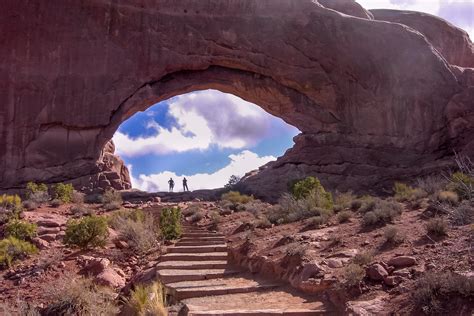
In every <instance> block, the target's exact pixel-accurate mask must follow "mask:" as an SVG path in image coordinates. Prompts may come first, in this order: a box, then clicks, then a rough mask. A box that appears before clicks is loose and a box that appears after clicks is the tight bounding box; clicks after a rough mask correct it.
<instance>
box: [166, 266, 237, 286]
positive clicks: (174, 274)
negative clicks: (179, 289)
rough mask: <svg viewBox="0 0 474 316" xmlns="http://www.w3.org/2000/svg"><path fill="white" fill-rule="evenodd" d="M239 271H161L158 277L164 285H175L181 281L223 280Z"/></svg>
mask: <svg viewBox="0 0 474 316" xmlns="http://www.w3.org/2000/svg"><path fill="white" fill-rule="evenodd" d="M238 273H239V271H235V270H227V269H206V270H178V269H175V270H159V271H158V272H157V274H158V277H159V278H160V280H161V281H162V282H163V283H173V282H181V281H195V280H208V279H215V278H222V277H225V276H231V275H236V274H238Z"/></svg>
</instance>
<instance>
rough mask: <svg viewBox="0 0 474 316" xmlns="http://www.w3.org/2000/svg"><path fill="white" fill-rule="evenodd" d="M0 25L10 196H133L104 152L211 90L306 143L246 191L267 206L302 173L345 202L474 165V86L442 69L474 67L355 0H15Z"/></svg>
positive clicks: (1, 135) (1, 137) (5, 173)
mask: <svg viewBox="0 0 474 316" xmlns="http://www.w3.org/2000/svg"><path fill="white" fill-rule="evenodd" d="M325 6H328V7H330V8H332V9H327V8H325ZM333 9H334V10H333ZM335 10H340V11H341V12H344V14H343V13H340V12H337V11H335ZM376 18H377V17H376ZM0 19H1V21H2V30H3V32H1V33H0V41H1V42H2V48H0V57H1V58H0V80H1V81H2V82H3V83H4V86H3V89H2V90H1V92H0V103H1V106H0V148H1V149H2V150H0V189H8V188H12V187H17V188H20V187H23V186H24V185H25V183H26V182H27V181H31V180H33V181H41V182H49V183H51V182H57V181H73V182H74V183H75V184H76V186H78V187H83V186H84V187H89V188H90V187H92V188H102V187H103V186H108V185H109V184H110V186H112V187H115V188H126V187H128V186H129V184H130V181H129V178H128V176H127V171H126V168H125V167H124V166H123V163H122V162H121V161H120V160H118V159H117V158H116V157H114V156H113V155H111V154H110V151H107V150H104V147H105V146H106V144H107V143H108V141H109V140H110V139H111V137H112V135H113V134H114V132H115V131H116V130H117V128H118V126H119V125H120V124H121V123H122V122H123V121H124V120H126V119H127V118H129V117H130V116H131V115H133V114H134V113H136V112H137V111H141V110H144V109H146V108H147V107H149V106H150V105H152V104H154V103H156V102H159V101H162V100H165V99H168V98H170V97H172V96H175V95H178V94H182V93H186V92H190V91H194V90H200V89H218V90H221V91H223V92H227V93H233V94H235V95H238V96H240V97H242V98H243V99H245V100H248V101H250V102H253V103H256V104H258V105H260V106H261V107H262V108H263V109H265V110H266V111H268V112H269V113H271V114H273V115H276V116H278V117H281V118H282V119H284V120H285V121H286V122H288V123H290V124H292V125H294V126H296V127H297V128H299V130H300V131H301V132H302V134H301V135H300V136H298V137H296V139H295V143H296V144H295V146H294V148H292V149H290V150H289V151H288V152H287V153H286V154H285V155H284V156H283V157H281V158H280V159H278V160H277V161H276V162H274V163H271V164H269V165H267V166H265V167H264V168H262V170H260V171H259V172H255V173H254V174H252V175H249V176H248V177H246V179H244V183H245V184H246V186H247V187H248V188H249V189H250V190H252V191H253V192H255V193H256V194H257V196H262V197H268V198H273V199H274V198H275V197H277V196H278V195H279V192H281V191H282V190H284V189H286V187H287V183H288V181H289V180H291V179H293V178H297V177H302V176H306V175H316V176H318V177H320V178H321V179H322V182H323V184H324V185H326V186H329V187H331V188H333V189H340V190H343V189H347V188H351V189H353V190H369V189H373V188H377V187H379V186H380V185H382V186H383V185H385V186H391V184H392V182H393V181H394V180H402V179H406V178H410V177H414V176H418V175H423V174H427V173H430V172H433V171H434V170H439V168H440V167H442V166H445V165H447V164H449V163H450V158H451V157H450V156H451V155H452V152H453V150H457V151H459V152H465V153H468V154H472V153H473V152H474V148H473V147H474V146H472V144H471V145H469V142H472V137H471V135H472V134H471V133H472V129H471V128H470V127H471V126H472V124H473V123H472V122H473V116H472V115H468V116H464V115H463V113H466V111H467V112H468V113H472V108H473V101H472V100H473V99H472V98H471V97H470V96H472V91H471V89H472V82H473V80H470V79H469V80H468V79H466V80H464V81H462V80H461V79H460V78H461V77H462V78H472V75H470V74H468V73H467V72H466V70H465V69H464V68H460V67H455V66H453V65H450V64H449V63H447V62H446V61H447V60H448V61H449V62H450V63H455V64H456V65H458V66H464V65H467V64H466V63H464V60H465V59H463V58H466V57H459V56H458V57H452V58H451V57H449V58H448V57H447V56H445V55H444V54H445V51H443V50H442V49H439V50H435V49H433V45H434V46H435V47H436V45H438V44H436V42H435V41H434V40H430V39H429V38H428V36H423V35H422V34H420V33H419V32H414V31H413V28H410V27H408V26H405V25H401V24H399V23H391V22H382V21H375V20H372V19H371V16H370V14H369V13H367V11H366V10H363V9H362V8H360V7H358V6H357V4H356V3H353V2H352V1H336V2H333V1H320V3H317V1H311V0H303V1H291V0H236V1H230V0H229V1H222V0H202V1H191V0H183V1H171V0H158V1H152V2H146V3H144V2H142V1H139V0H120V1H111V0H105V1H104V0H100V1H99V0H87V1H82V2H78V1H74V0H49V1H40V0H35V1H31V0H30V1H27V0H6V1H4V2H3V3H2V10H1V12H0ZM407 23H408V22H407ZM38 25H40V26H41V27H38ZM78 25H81V27H77V26H78ZM448 27H450V28H451V27H452V26H450V25H448ZM433 34H435V33H433ZM393 39H396V40H393ZM439 45H441V44H439ZM452 45H461V44H458V43H457V42H455V43H453V44H452ZM463 45H464V44H463ZM443 47H444V46H443ZM456 47H457V46H456ZM446 49H447V48H446ZM456 49H457V48H456ZM456 49H454V48H453V52H454V51H455V50H456ZM446 54H447V53H446ZM447 55H449V54H447ZM453 56H454V55H453ZM463 56H464V55H463ZM458 59H459V60H460V61H458Z"/></svg>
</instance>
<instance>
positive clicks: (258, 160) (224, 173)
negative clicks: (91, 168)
mask: <svg viewBox="0 0 474 316" xmlns="http://www.w3.org/2000/svg"><path fill="white" fill-rule="evenodd" d="M229 158H230V163H229V164H228V165H227V166H225V167H224V168H222V169H219V170H217V171H216V172H214V173H211V174H208V173H197V174H194V175H182V174H179V175H178V174H176V173H174V172H171V171H163V172H160V173H158V174H150V175H144V174H140V175H139V176H138V178H134V177H133V176H132V187H133V188H136V189H140V190H143V191H148V192H157V191H167V190H168V180H169V178H173V179H174V181H175V192H177V191H182V182H181V181H182V179H183V177H186V178H187V179H188V186H189V189H190V190H198V189H215V188H220V187H223V186H224V185H225V184H226V183H227V181H228V180H229V178H230V176H231V175H238V176H243V175H244V174H245V173H247V172H249V171H251V170H254V169H257V168H258V167H260V166H262V165H264V164H266V163H268V162H270V161H273V160H275V159H276V157H273V156H263V157H259V156H258V155H257V154H256V153H253V152H251V151H249V150H244V151H242V152H240V153H238V154H235V155H230V156H229ZM128 168H129V170H130V174H133V172H132V168H133V166H132V165H128Z"/></svg>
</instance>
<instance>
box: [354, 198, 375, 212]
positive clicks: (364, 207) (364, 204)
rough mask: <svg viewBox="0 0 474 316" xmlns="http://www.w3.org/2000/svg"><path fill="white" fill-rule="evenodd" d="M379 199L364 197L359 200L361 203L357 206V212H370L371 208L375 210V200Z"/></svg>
mask: <svg viewBox="0 0 474 316" xmlns="http://www.w3.org/2000/svg"><path fill="white" fill-rule="evenodd" d="M379 200H380V199H378V198H373V197H367V198H366V199H364V200H362V201H360V202H361V205H360V207H359V212H361V213H362V214H365V213H368V212H372V211H373V210H375V207H376V205H377V201H379Z"/></svg>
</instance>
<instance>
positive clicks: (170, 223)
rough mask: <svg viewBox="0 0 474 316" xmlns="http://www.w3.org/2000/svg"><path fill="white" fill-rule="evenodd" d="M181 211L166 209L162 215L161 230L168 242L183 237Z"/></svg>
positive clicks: (178, 209)
mask: <svg viewBox="0 0 474 316" xmlns="http://www.w3.org/2000/svg"><path fill="white" fill-rule="evenodd" d="M180 221H181V209H180V208H179V207H178V208H175V207H173V208H165V209H163V210H162V211H161V214H160V229H161V233H162V234H163V237H164V238H165V239H166V240H172V239H177V238H179V236H181V223H180Z"/></svg>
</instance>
